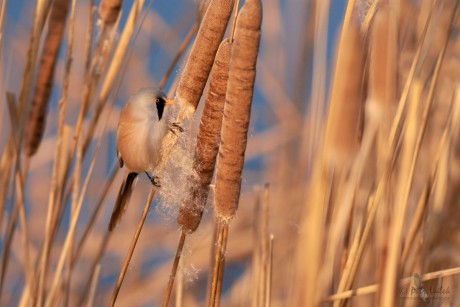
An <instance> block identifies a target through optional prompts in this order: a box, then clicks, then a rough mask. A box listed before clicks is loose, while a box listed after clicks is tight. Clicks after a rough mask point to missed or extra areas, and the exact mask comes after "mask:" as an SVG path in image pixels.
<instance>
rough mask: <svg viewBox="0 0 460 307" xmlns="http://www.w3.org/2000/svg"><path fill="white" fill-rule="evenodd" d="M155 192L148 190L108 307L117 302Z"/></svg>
mask: <svg viewBox="0 0 460 307" xmlns="http://www.w3.org/2000/svg"><path fill="white" fill-rule="evenodd" d="M155 191H156V190H155V189H154V188H152V189H151V190H150V193H149V196H148V197H147V201H146V203H145V206H144V211H143V212H142V216H141V219H140V220H139V223H138V224H137V228H136V232H135V233H134V236H133V239H132V240H131V244H130V246H129V249H128V252H127V254H126V257H125V260H124V261H123V265H122V267H121V271H120V274H119V275H118V279H117V283H116V285H115V288H114V289H113V292H112V297H111V299H110V303H109V306H110V307H113V306H114V305H115V302H116V301H117V297H118V293H119V292H120V288H121V285H122V284H123V280H124V278H125V275H126V271H127V270H128V266H129V263H130V262H131V258H132V256H133V253H134V249H135V248H136V244H137V241H138V239H139V236H140V235H141V231H142V227H144V223H145V219H146V218H147V214H148V213H149V208H150V203H151V202H152V199H153V196H155Z"/></svg>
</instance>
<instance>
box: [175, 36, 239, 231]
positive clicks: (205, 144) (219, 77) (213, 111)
mask: <svg viewBox="0 0 460 307" xmlns="http://www.w3.org/2000/svg"><path fill="white" fill-rule="evenodd" d="M230 53H231V43H230V41H229V40H228V39H226V40H224V41H223V42H222V43H221V44H220V46H219V50H218V51H217V54H216V58H215V60H214V64H213V68H212V72H211V76H210V84H209V90H208V94H207V96H206V101H205V105H204V109H203V114H202V115H201V122H200V128H199V130H198V136H197V144H196V149H195V160H194V166H193V169H194V170H195V171H196V173H197V175H198V176H197V179H196V181H195V182H194V183H193V184H192V186H191V189H190V195H189V198H188V199H187V201H186V202H185V203H184V204H182V205H181V207H180V209H179V215H178V217H177V223H178V224H179V226H180V227H181V229H182V231H184V232H186V233H191V232H194V231H195V230H196V228H197V227H198V225H199V224H200V221H201V216H202V214H203V209H204V206H205V204H206V200H207V198H208V193H209V185H210V184H211V181H212V176H213V174H214V167H215V164H216V157H217V152H218V151H219V142H220V131H221V127H222V117H223V111H224V104H225V93H226V91H227V80H228V67H229V62H230Z"/></svg>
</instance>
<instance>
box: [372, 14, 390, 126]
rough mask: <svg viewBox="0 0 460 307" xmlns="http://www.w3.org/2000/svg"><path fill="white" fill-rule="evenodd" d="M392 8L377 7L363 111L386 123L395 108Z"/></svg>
mask: <svg viewBox="0 0 460 307" xmlns="http://www.w3.org/2000/svg"><path fill="white" fill-rule="evenodd" d="M392 21H393V20H392V18H391V11H390V8H389V7H388V5H382V6H380V8H379V10H378V11H377V13H376V15H375V17H374V21H373V24H372V28H371V38H370V58H369V92H368V99H367V105H366V113H367V114H368V115H369V120H371V121H379V122H382V121H384V122H386V123H389V122H390V121H391V116H392V114H393V113H394V111H395V109H396V102H397V101H396V80H397V73H396V69H397V67H396V51H397V46H396V43H397V41H396V33H392V32H393V31H392V28H393V27H392V24H391V23H392Z"/></svg>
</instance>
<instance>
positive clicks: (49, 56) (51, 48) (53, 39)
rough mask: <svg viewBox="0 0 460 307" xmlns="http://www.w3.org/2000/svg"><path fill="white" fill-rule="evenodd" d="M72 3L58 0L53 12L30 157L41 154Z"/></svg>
mask: <svg viewBox="0 0 460 307" xmlns="http://www.w3.org/2000/svg"><path fill="white" fill-rule="evenodd" d="M69 4H70V0H56V1H55V2H54V4H53V7H52V9H51V13H50V14H51V15H50V20H49V25H48V33H47V35H46V38H45V42H44V47H43V51H42V55H41V58H40V67H39V70H38V75H37V82H36V84H35V93H34V97H33V99H32V106H31V110H30V115H29V123H28V127H27V132H26V140H25V144H24V146H25V148H24V150H25V154H26V155H27V156H29V157H30V156H32V155H34V154H35V153H36V152H37V149H38V147H39V146H40V142H41V139H42V137H43V133H44V130H45V121H46V109H47V107H48V102H49V96H50V94H51V88H52V85H53V80H54V68H55V66H56V62H57V56H58V53H59V48H60V46H61V41H62V38H63V36H64V30H65V24H66V19H67V12H68V10H69Z"/></svg>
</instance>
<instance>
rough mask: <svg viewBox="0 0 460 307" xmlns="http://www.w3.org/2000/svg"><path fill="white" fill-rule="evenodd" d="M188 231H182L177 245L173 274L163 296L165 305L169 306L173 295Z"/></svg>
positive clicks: (165, 306)
mask: <svg viewBox="0 0 460 307" xmlns="http://www.w3.org/2000/svg"><path fill="white" fill-rule="evenodd" d="M185 237H186V233H185V232H181V235H180V239H179V244H178V246H177V251H176V257H174V262H173V266H172V268H171V274H170V275H169V280H168V285H167V286H166V291H165V295H164V296H163V303H162V304H161V305H162V306H163V307H168V304H169V298H170V297H171V293H172V289H173V285H174V279H175V278H176V272H177V267H178V266H179V261H180V256H181V254H182V249H183V248H184V243H185Z"/></svg>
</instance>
